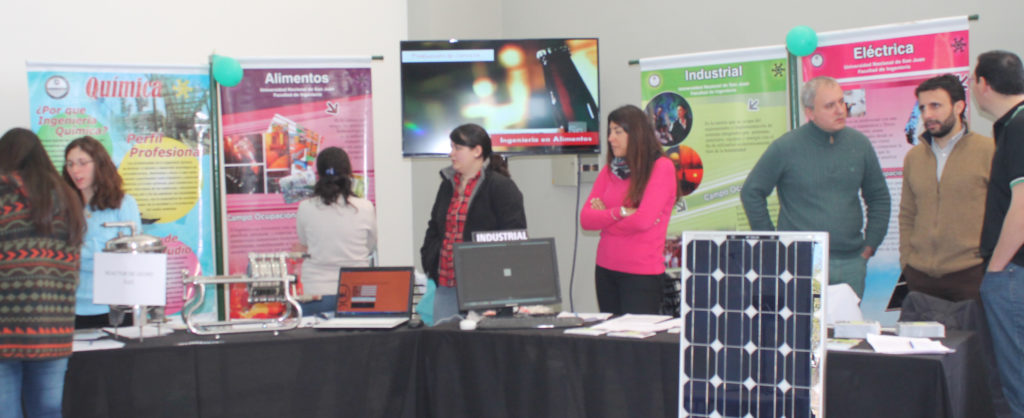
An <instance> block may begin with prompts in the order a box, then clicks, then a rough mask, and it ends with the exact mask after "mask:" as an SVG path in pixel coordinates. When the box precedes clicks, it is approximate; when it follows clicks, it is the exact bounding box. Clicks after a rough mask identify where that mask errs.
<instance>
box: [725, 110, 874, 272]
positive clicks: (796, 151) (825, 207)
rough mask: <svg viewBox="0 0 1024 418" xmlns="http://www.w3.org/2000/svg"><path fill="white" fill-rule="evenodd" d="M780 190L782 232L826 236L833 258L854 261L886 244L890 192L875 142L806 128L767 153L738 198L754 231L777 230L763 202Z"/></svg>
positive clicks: (857, 135) (783, 138)
mask: <svg viewBox="0 0 1024 418" xmlns="http://www.w3.org/2000/svg"><path fill="white" fill-rule="evenodd" d="M830 137H834V141H832V140H831V139H830ZM775 189H778V193H779V220H778V230H780V231H825V232H828V233H829V250H830V253H831V254H832V255H833V256H839V257H852V256H855V255H858V254H860V253H861V252H862V251H863V249H864V247H865V246H871V247H872V248H875V249H877V248H878V245H879V244H881V243H882V239H883V238H885V233H886V231H887V229H888V227H889V213H890V210H891V209H890V202H891V198H890V196H889V187H888V186H887V185H886V183H885V176H884V175H882V169H881V166H880V165H879V163H878V156H877V155H876V154H875V149H874V148H873V147H872V146H871V142H870V141H869V140H868V138H867V137H866V136H864V134H862V133H860V132H857V131H856V130H854V129H852V128H843V129H842V130H840V131H839V132H836V133H835V134H832V135H830V134H829V133H828V132H825V131H823V130H821V128H818V126H817V125H815V124H814V123H807V124H805V125H803V126H801V127H799V128H797V129H795V130H793V131H790V132H788V133H786V134H785V135H783V136H781V137H779V139H777V140H775V142H773V143H772V144H771V145H769V146H768V149H767V150H765V152H764V154H763V155H761V159H760V160H758V161H757V164H756V165H755V166H754V169H753V170H751V172H750V174H749V175H748V176H747V180H746V182H745V183H743V190H742V191H741V193H740V198H741V199H742V201H743V209H744V210H745V211H746V213H747V219H748V220H749V221H750V228H751V229H752V230H755V231H772V230H775V226H774V225H773V224H772V220H771V218H770V216H769V215H768V206H767V204H766V201H765V199H766V198H767V197H768V195H770V194H771V193H772V190H775ZM861 196H863V200H864V204H865V205H866V206H867V212H868V216H867V221H868V222H867V227H866V228H865V226H864V212H863V211H862V209H861Z"/></svg>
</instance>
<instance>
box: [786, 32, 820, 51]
mask: <svg viewBox="0 0 1024 418" xmlns="http://www.w3.org/2000/svg"><path fill="white" fill-rule="evenodd" d="M817 47H818V34H817V33H814V29H811V28H809V27H807V26H803V25H801V26H795V27H793V29H790V30H789V33H787V34H786V49H789V53H791V54H793V55H796V56H798V57H803V56H807V55H810V54H811V53H812V52H814V49H815V48H817Z"/></svg>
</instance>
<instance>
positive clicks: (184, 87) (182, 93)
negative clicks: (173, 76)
mask: <svg viewBox="0 0 1024 418" xmlns="http://www.w3.org/2000/svg"><path fill="white" fill-rule="evenodd" d="M171 90H174V97H176V98H182V99H187V98H188V95H189V94H192V90H194V89H193V88H192V86H190V85H189V81H188V80H181V79H178V80H174V86H173V87H171Z"/></svg>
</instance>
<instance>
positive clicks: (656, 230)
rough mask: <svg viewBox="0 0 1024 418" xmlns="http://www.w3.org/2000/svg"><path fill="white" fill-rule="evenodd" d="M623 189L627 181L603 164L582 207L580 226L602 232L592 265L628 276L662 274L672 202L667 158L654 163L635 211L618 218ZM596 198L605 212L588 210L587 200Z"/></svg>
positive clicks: (672, 184) (672, 180) (671, 168)
mask: <svg viewBox="0 0 1024 418" xmlns="http://www.w3.org/2000/svg"><path fill="white" fill-rule="evenodd" d="M628 190H629V180H622V179H620V178H618V177H617V176H615V174H613V173H612V172H611V170H610V169H609V168H608V166H607V165H606V166H605V167H604V168H602V169H601V172H600V173H598V175H597V180H596V181H595V182H594V188H593V189H591V191H590V196H588V197H587V201H586V202H585V203H584V204H583V211H582V212H580V225H581V226H582V227H583V229H586V230H589V231H596V230H600V231H601V241H600V242H599V243H598V244H597V265H599V266H601V267H604V268H606V269H609V270H615V271H618V272H622V273H630V274H661V273H664V272H665V256H664V252H665V234H666V232H667V231H668V223H669V220H670V218H671V215H672V207H673V205H674V204H675V202H676V176H675V166H674V165H673V164H672V161H671V160H669V159H668V158H667V157H661V158H659V159H658V160H657V161H655V162H654V170H653V172H652V173H651V177H650V179H649V180H648V181H647V188H645V189H644V196H643V199H642V200H641V201H640V207H638V208H637V210H636V212H635V213H633V214H632V215H629V216H627V217H625V218H623V217H622V216H620V215H619V210H620V207H621V206H622V205H623V203H624V200H625V198H626V192H627V191H628ZM595 197H597V198H600V199H601V201H602V202H604V205H605V207H606V208H607V209H605V210H596V209H591V208H590V201H591V199H593V198H595Z"/></svg>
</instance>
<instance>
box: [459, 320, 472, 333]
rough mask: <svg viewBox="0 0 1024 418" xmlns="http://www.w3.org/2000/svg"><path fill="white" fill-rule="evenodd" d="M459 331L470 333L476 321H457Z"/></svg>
mask: <svg viewBox="0 0 1024 418" xmlns="http://www.w3.org/2000/svg"><path fill="white" fill-rule="evenodd" d="M459 329H461V330H463V331H472V330H475V329H476V321H474V320H472V319H463V320H461V321H459Z"/></svg>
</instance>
